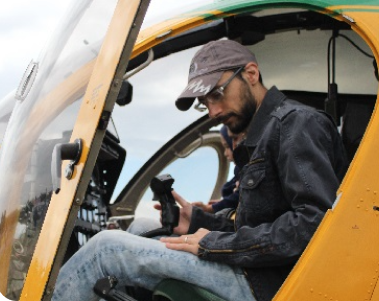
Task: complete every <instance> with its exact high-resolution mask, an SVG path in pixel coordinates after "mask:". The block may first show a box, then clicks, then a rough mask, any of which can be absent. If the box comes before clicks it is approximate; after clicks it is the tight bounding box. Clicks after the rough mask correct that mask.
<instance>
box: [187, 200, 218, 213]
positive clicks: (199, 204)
mask: <svg viewBox="0 0 379 301" xmlns="http://www.w3.org/2000/svg"><path fill="white" fill-rule="evenodd" d="M192 206H195V207H199V208H201V210H203V211H204V212H210V213H213V207H212V205H211V204H207V205H206V204H204V203H203V202H193V203H192Z"/></svg>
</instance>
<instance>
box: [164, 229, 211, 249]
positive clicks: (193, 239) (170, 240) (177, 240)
mask: <svg viewBox="0 0 379 301" xmlns="http://www.w3.org/2000/svg"><path fill="white" fill-rule="evenodd" d="M209 232H210V231H209V230H207V229H203V228H200V229H199V230H197V232H196V233H194V234H192V235H182V236H179V237H162V238H161V239H160V241H161V242H163V243H165V244H166V247H167V248H168V249H171V250H177V251H184V252H189V253H192V254H194V255H197V253H198V251H199V241H200V240H202V238H203V237H204V236H205V235H207V234H208V233H209Z"/></svg>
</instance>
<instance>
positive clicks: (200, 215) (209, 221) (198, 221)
mask: <svg viewBox="0 0 379 301" xmlns="http://www.w3.org/2000/svg"><path fill="white" fill-rule="evenodd" d="M234 211H235V210H234V209H225V210H221V211H220V212H219V213H217V214H212V213H208V212H204V211H203V210H202V209H200V208H198V207H193V208H192V217H191V224H190V227H189V229H188V234H193V233H195V232H196V231H197V230H198V229H200V228H204V229H208V230H210V231H224V232H230V231H234V221H233V220H231V219H230V216H231V215H232V214H233V213H234Z"/></svg>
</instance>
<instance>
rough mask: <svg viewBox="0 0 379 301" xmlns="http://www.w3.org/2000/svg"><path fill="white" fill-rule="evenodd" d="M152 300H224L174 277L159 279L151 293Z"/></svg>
mask: <svg viewBox="0 0 379 301" xmlns="http://www.w3.org/2000/svg"><path fill="white" fill-rule="evenodd" d="M153 300H154V301H225V299H222V298H220V297H218V296H216V295H215V294H213V293H211V292H209V291H207V290H206V289H204V288H201V287H199V286H196V285H193V284H190V283H186V282H183V281H180V280H175V279H165V280H163V281H161V282H160V283H159V284H158V285H157V287H156V288H155V291H154V293H153Z"/></svg>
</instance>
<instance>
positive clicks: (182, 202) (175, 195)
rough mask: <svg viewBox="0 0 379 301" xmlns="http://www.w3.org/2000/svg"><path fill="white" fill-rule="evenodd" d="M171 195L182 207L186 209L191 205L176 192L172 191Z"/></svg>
mask: <svg viewBox="0 0 379 301" xmlns="http://www.w3.org/2000/svg"><path fill="white" fill-rule="evenodd" d="M171 193H172V196H173V197H174V199H175V200H176V201H177V202H178V203H179V205H180V206H182V207H185V206H188V205H189V203H188V202H187V201H186V200H185V199H183V198H182V197H181V196H180V195H179V194H178V193H177V192H176V191H175V190H172V191H171Z"/></svg>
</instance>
